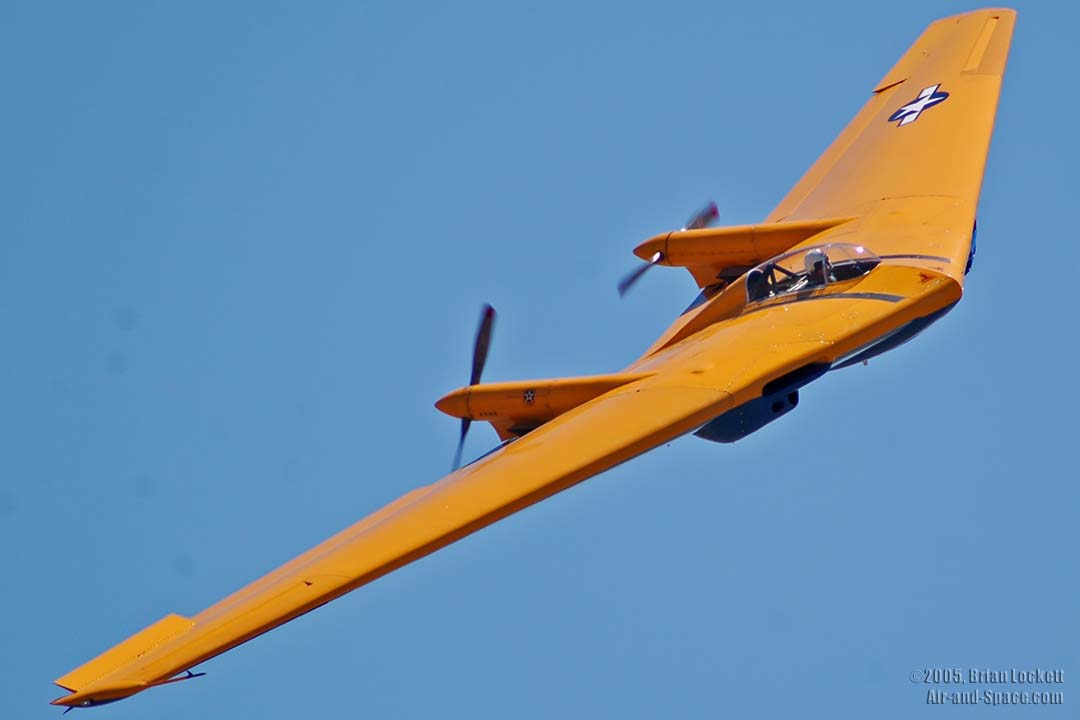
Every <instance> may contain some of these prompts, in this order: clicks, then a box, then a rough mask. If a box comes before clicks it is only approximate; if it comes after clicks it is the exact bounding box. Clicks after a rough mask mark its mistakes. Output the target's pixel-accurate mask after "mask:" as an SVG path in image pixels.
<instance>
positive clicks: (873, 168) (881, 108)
mask: <svg viewBox="0 0 1080 720" xmlns="http://www.w3.org/2000/svg"><path fill="white" fill-rule="evenodd" d="M1015 21H1016V13H1015V12H1014V11H1012V10H1007V9H997V8H995V9H987V10H977V11H975V12H971V13H967V14H964V15H957V16H954V17H949V18H944V19H942V20H938V21H937V22H935V23H933V24H931V25H930V26H929V27H928V28H927V29H926V31H925V32H923V34H922V35H921V36H920V37H919V39H918V40H917V41H916V42H915V44H914V45H912V46H911V48H910V49H909V50H908V51H907V53H905V54H904V56H903V57H902V58H900V60H899V61H898V62H897V63H896V65H895V66H894V67H893V68H892V70H890V71H889V72H888V73H887V74H886V75H885V77H884V78H882V80H881V82H879V83H878V84H877V86H876V87H875V88H874V90H873V95H872V96H871V98H870V100H869V101H868V102H867V103H866V105H865V106H863V108H862V110H860V111H859V113H858V114H857V115H856V116H855V119H854V120H852V121H851V123H850V124H849V125H848V126H847V128H845V129H844V131H843V132H842V133H841V134H840V136H839V137H837V138H836V140H835V141H834V142H833V143H832V145H831V146H829V148H828V150H826V151H825V153H824V154H822V156H821V157H820V158H819V159H818V160H817V162H816V163H814V165H813V166H812V167H811V168H810V169H809V170H808V171H807V172H806V174H805V175H804V176H803V177H802V179H801V180H799V182H798V183H797V184H796V185H795V187H794V188H792V189H791V191H790V192H789V193H788V194H787V197H785V198H784V199H783V200H782V201H781V202H780V204H779V205H777V206H776V208H775V209H774V210H773V211H772V212H771V213H770V214H769V217H768V218H767V222H776V221H788V222H790V221H797V220H802V221H805V220H814V219H821V218H830V217H857V218H859V220H858V222H854V223H848V224H845V225H843V226H841V227H839V228H837V229H836V230H835V231H833V233H832V236H833V237H836V236H842V235H845V234H851V233H857V234H858V235H859V236H861V237H862V238H864V239H865V240H866V241H867V242H872V243H873V248H874V250H875V252H877V253H878V254H879V255H890V254H923V255H934V256H941V257H944V258H947V262H945V263H941V264H938V267H939V268H941V269H942V270H943V271H944V272H946V273H947V274H948V275H950V276H951V277H953V278H955V279H956V280H957V281H958V282H961V283H962V282H963V278H964V270H965V267H966V265H967V262H968V256H969V250H970V241H971V234H972V229H973V226H974V222H975V209H976V205H977V203H978V199H979V188H980V186H981V184H982V177H983V169H984V167H985V165H986V155H987V151H988V149H989V146H990V134H991V132H992V131H993V127H994V115H995V111H996V108H997V102H998V95H999V92H1000V90H1001V79H1002V76H1003V74H1004V72H1005V62H1006V59H1007V57H1008V53H1009V45H1010V43H1011V41H1012V31H1013V25H1014V23H1015ZM818 240H820V238H819V239H818Z"/></svg>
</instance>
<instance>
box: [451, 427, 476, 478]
mask: <svg viewBox="0 0 1080 720" xmlns="http://www.w3.org/2000/svg"><path fill="white" fill-rule="evenodd" d="M469 425H472V420H470V419H469V418H461V437H460V438H458V444H457V452H455V453H454V466H453V467H452V468H451V469H450V471H451V472H453V471H454V470H457V469H458V468H459V467H461V451H462V450H464V449H465V436H466V435H467V434H468V433H469Z"/></svg>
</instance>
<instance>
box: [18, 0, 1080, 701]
mask: <svg viewBox="0 0 1080 720" xmlns="http://www.w3.org/2000/svg"><path fill="white" fill-rule="evenodd" d="M971 7H972V6H971V5H968V4H961V3H954V2H922V1H919V0H915V1H913V2H907V3H888V4H879V3H857V2H851V3H820V4H813V5H808V4H806V3H783V2H776V3H693V2H670V3H660V4H657V3H640V4H638V3H606V4H600V3H597V4H590V5H589V6H588V7H583V6H580V5H578V4H574V3H567V4H550V3H545V4H530V5H523V6H515V7H511V6H509V5H508V4H505V3H496V2H492V3H487V4H480V3H468V4H461V5H458V4H454V5H447V6H437V5H435V4H432V5H423V4H405V3H400V4H399V3H382V4H374V3H319V4H303V5H302V4H287V3H248V4H242V3H235V4H231V5H230V6H229V7H227V8H224V7H222V6H221V4H219V3H184V4H179V3H167V2H146V3H128V4H120V3H111V4H106V3H101V4H96V5H89V4H82V3H67V4H63V3H56V4H47V3H26V2H15V3H8V4H7V5H6V6H5V7H4V9H3V11H2V14H3V17H4V22H3V23H2V28H3V29H2V30H0V39H2V42H0V67H3V68H4V69H3V71H2V72H3V78H4V87H5V89H6V93H5V97H6V100H7V102H5V110H4V113H3V115H2V116H0V130H2V132H0V143H2V153H0V155H2V157H3V158H4V162H3V163H2V170H0V208H2V211H3V213H2V214H3V217H4V224H3V227H4V233H3V242H2V243H0V327H2V328H3V331H4V335H5V337H4V343H3V352H2V353H0V437H2V438H3V446H2V447H3V452H2V453H0V544H2V545H3V547H5V548H6V549H7V550H6V552H5V553H4V556H3V557H4V568H3V569H4V572H3V573H2V574H0V614H2V616H3V617H4V618H5V619H6V622H4V623H3V624H2V625H0V646H2V647H3V648H4V650H5V652H3V653H0V698H2V699H0V711H2V713H0V714H3V715H4V716H5V717H13V718H14V717H18V718H29V717H46V716H49V717H51V716H53V715H55V714H57V713H58V712H59V711H58V710H56V709H53V708H49V707H48V706H47V704H46V703H47V702H48V701H49V700H50V699H51V698H53V697H55V696H56V695H58V694H59V691H58V689H57V688H55V687H53V686H52V685H51V681H52V679H53V678H55V677H58V676H60V675H61V674H63V673H64V672H66V671H68V670H69V669H71V668H72V667H74V666H76V665H78V664H80V663H82V662H84V661H85V660H87V659H89V658H90V657H92V656H93V655H95V654H97V653H98V652H100V651H102V650H104V649H106V648H107V647H109V646H111V645H112V644H114V643H116V642H118V641H119V640H121V639H123V638H125V637H127V636H128V635H129V634H131V633H132V632H135V631H137V630H139V629H141V628H143V627H144V626H146V625H147V624H149V623H151V622H153V621H155V620H157V619H158V618H159V617H161V616H163V615H164V614H166V613H168V612H179V613H181V614H194V613H195V612H197V611H199V610H200V609H202V608H203V607H205V606H207V605H209V604H210V603H212V602H214V601H216V600H217V599H219V598H221V597H222V596H224V595H225V594H227V593H229V592H231V591H232V590H234V589H236V588H237V587H239V586H240V585H242V584H244V583H246V582H248V581H250V580H252V579H254V578H255V577H257V576H259V575H261V574H262V573H264V572H266V571H268V570H270V569H272V568H274V567H275V566H277V565H278V564H280V563H281V562H283V561H285V560H287V559H289V558H291V557H292V556H294V555H295V554H297V553H298V552H300V551H302V550H305V549H307V548H308V547H310V546H311V545H314V544H315V543H317V542H319V541H321V540H322V539H324V538H325V537H327V536H329V535H330V534H332V533H333V532H335V531H337V530H339V529H340V528H342V527H344V526H346V525H348V524H350V523H352V522H354V521H355V520H356V519H359V518H360V517H362V516H363V515H366V514H367V513H369V512H371V511H373V510H375V509H376V508H378V507H379V506H381V505H382V504H384V503H386V502H388V501H390V500H392V499H393V498H395V497H397V496H398V495H401V494H402V493H404V492H406V491H408V490H409V489H411V488H413V487H415V486H418V485H421V484H425V483H428V482H430V481H432V480H434V479H436V478H438V477H440V476H441V475H442V474H444V473H445V471H446V469H447V467H448V465H449V463H450V460H451V457H452V455H453V450H454V443H455V441H456V433H457V426H456V424H455V422H454V421H452V420H451V419H449V418H446V417H443V416H441V415H440V414H439V413H437V412H436V411H435V410H434V409H433V408H432V403H433V402H434V400H435V399H437V398H438V397H440V396H441V395H442V394H443V393H444V392H446V391H447V390H450V389H453V388H455V387H458V386H460V385H461V384H463V383H464V382H465V381H466V379H467V376H468V362H469V352H470V346H471V342H472V333H473V331H474V328H475V323H476V318H477V314H478V312H479V308H480V305H481V303H483V302H485V301H487V302H491V303H492V304H494V305H495V307H496V308H497V309H498V310H499V313H500V317H499V323H498V327H497V328H496V335H495V341H494V345H493V349H492V353H491V357H490V361H489V364H488V369H487V373H486V379H490V380H510V379H517V378H527V377H548V376H558V375H577V374H586V373H595V372H607V371H614V370H617V369H620V368H622V367H624V366H625V365H626V364H627V363H628V362H629V361H631V360H632V359H633V358H634V357H636V356H637V355H638V354H639V353H640V352H641V351H642V350H643V349H644V348H645V347H647V346H648V344H649V343H650V342H651V341H652V339H653V338H655V336H656V335H658V334H659V333H660V332H661V331H662V330H663V329H664V328H665V327H666V326H667V324H668V323H669V322H670V320H671V319H672V317H673V316H674V315H675V314H677V313H678V312H679V311H680V310H681V309H682V308H683V307H684V306H685V304H686V303H687V302H688V301H689V300H690V298H691V297H692V296H693V295H694V287H693V284H692V282H691V280H690V278H689V276H688V275H686V274H685V273H682V272H679V271H674V270H670V271H660V270H657V271H654V272H653V273H651V274H650V275H649V276H648V277H647V279H646V280H644V281H643V282H642V283H641V284H640V286H639V287H638V288H636V290H635V292H634V293H633V294H632V295H631V296H629V297H628V298H627V299H626V300H625V301H622V302H620V301H619V300H618V298H617V295H616V292H615V283H616V281H617V280H618V278H619V277H620V275H621V274H622V273H624V272H625V271H627V270H628V269H630V268H631V267H633V264H634V262H635V260H634V258H633V257H632V255H631V254H630V250H631V249H632V248H633V247H634V245H636V244H637V243H638V242H640V241H641V240H643V239H644V238H646V237H648V236H650V235H652V234H655V233H657V232H661V231H664V230H667V229H671V228H673V227H677V226H678V225H680V224H681V223H682V221H683V220H685V218H686V216H687V215H688V214H689V213H691V212H692V211H693V210H695V209H696V208H697V207H698V206H700V205H701V204H702V203H703V202H704V201H705V200H707V199H709V198H715V199H716V201H717V202H718V203H719V205H720V208H721V211H722V220H723V221H724V222H726V223H730V224H738V223H745V222H754V221H756V220H759V219H761V218H762V217H764V215H765V214H766V213H767V212H768V211H769V209H771V207H772V206H773V205H774V204H775V203H776V202H777V201H779V199H780V198H781V197H782V196H783V194H784V192H786V190H787V189H788V188H789V187H790V186H791V185H792V184H793V183H794V182H795V180H796V179H797V178H798V177H799V176H800V174H801V173H802V172H803V171H804V170H805V169H806V168H807V167H808V166H809V165H810V163H811V162H812V161H813V160H814V158H816V156H817V155H818V154H819V153H820V152H821V151H822V150H823V149H824V148H825V146H826V145H827V144H828V142H829V141H830V140H831V139H832V138H833V137H834V136H835V135H836V134H837V133H838V132H839V131H840V129H841V128H842V127H843V125H844V124H845V123H846V122H847V120H848V119H849V118H850V117H851V116H852V115H853V114H854V113H855V111H856V110H857V109H858V108H859V107H860V106H861V104H862V103H863V101H864V100H865V98H866V97H867V95H868V93H869V90H870V89H871V88H872V87H873V84H874V83H875V82H876V81H877V80H878V79H879V78H880V77H881V76H882V75H883V74H884V73H885V71H886V70H887V69H888V68H889V67H890V66H891V64H892V63H893V62H894V61H895V60H896V58H898V57H899V56H900V54H901V53H902V52H903V51H904V50H905V49H906V48H907V47H908V46H909V45H910V43H911V42H912V41H914V39H915V38H916V37H917V35H918V34H919V32H921V30H922V29H923V27H924V26H925V25H927V24H928V23H929V22H931V21H932V20H933V19H935V18H937V17H940V16H943V15H948V14H952V13H955V12H959V11H962V10H966V9H970V8H971ZM1019 10H1020V17H1019V21H1018V25H1017V32H1016V35H1015V38H1014V43H1013V50H1012V55H1011V59H1010V63H1009V70H1008V74H1007V77H1006V81H1005V87H1004V90H1003V94H1002V102H1001V107H1000V111H999V114H998V122H997V128H996V132H995V137H994V143H993V147H992V149H991V154H990V162H989V166H988V169H987V174H986V180H985V183H984V186H983V194H982V200H981V205H980V215H979V230H980V233H979V254H978V258H977V260H976V265H975V270H974V272H973V274H972V275H971V276H970V279H969V282H968V286H967V294H966V296H965V299H964V302H962V303H961V304H960V305H959V306H958V307H957V308H956V309H955V310H954V311H953V312H952V313H951V314H950V315H949V316H948V317H947V318H945V319H944V320H943V321H942V322H940V323H939V324H938V325H936V326H935V327H933V328H932V329H931V330H929V331H928V332H926V333H925V334H924V335H923V336H921V337H920V338H919V339H918V341H917V342H915V343H912V344H910V345H908V346H905V347H903V348H902V349H900V350H898V351H897V352H895V353H893V354H891V355H889V356H886V357H884V358H881V359H878V360H874V361H872V362H871V363H870V365H869V367H865V368H864V367H862V366H858V367H855V368H852V369H849V370H846V371H843V372H839V373H834V374H831V375H829V376H826V377H825V378H824V379H822V380H821V381H819V382H818V383H816V384H814V385H813V386H811V387H809V388H807V389H806V390H805V391H804V392H803V398H802V403H801V404H800V406H799V408H798V410H797V411H795V412H793V413H792V414H790V415H789V416H787V417H785V418H784V419H783V420H782V421H780V422H778V423H776V424H774V425H771V426H769V427H768V428H766V429H765V430H763V431H762V432H760V433H758V434H756V435H754V436H752V437H750V438H748V439H746V440H745V441H743V442H741V443H739V444H737V445H733V446H720V445H715V444H712V443H707V442H703V441H701V440H697V439H694V438H685V439H682V440H679V441H677V442H675V443H672V444H671V445H669V446H666V447H663V448H660V449H658V450H657V451H655V452H653V453H651V454H649V455H647V456H645V457H643V458H640V459H638V460H636V461H634V462H632V463H629V464H626V465H624V466H622V467H620V468H617V469H616V470H614V471H612V472H609V473H606V474H605V475H603V476H601V477H599V478H596V479H594V480H591V481H589V482H587V483H585V484H583V485H580V486H578V487H576V488H574V489H572V490H570V491H568V492H566V493H563V494H562V495H560V496H557V497H555V498H553V499H551V500H549V501H547V502H545V503H542V504H540V505H538V506H536V507H534V508H531V509H529V510H527V511H525V512H523V513H520V514H519V515H516V516H514V517H513V518H511V519H509V520H507V521H505V522H503V523H500V524H498V525H496V526H494V527H492V528H489V529H487V530H484V531H482V532H480V533H478V534H477V535H474V536H472V537H470V538H468V539H466V540H465V541H462V542H460V543H458V544H456V545H454V546H452V547H450V548H448V549H446V550H444V551H442V552H440V553H438V554H436V555H434V556H431V557H429V558H427V559H425V560H423V561H421V562H418V563H416V564H415V565H413V566H410V567H408V568H405V569H403V570H401V571H399V572H397V573H394V574H392V575H390V576H388V577H386V578H384V579H382V580H379V581H378V582H376V583H374V584H373V585H370V586H368V587H366V588H363V589H361V590H360V591H358V592H356V593H353V594H351V595H349V596H347V597H345V598H343V599H341V600H339V601H337V602H335V603H332V604H331V605H329V606H326V607H324V608H322V609H320V610H319V611H317V612H315V613H313V614H311V615H308V616H306V617H305V618H302V619H300V620H298V621H296V622H294V623H291V624H290V625H287V626H285V627H283V628H280V629H278V630H276V631H274V632H272V633H270V634H268V635H266V636H263V637H262V638H259V639H257V640H255V641H253V642H251V643H249V644H247V645H245V646H243V647H242V648H240V649H238V650H235V651H233V652H230V653H228V654H226V655H224V656H222V657H220V658H218V659H216V660H214V661H212V662H209V663H207V664H206V665H205V666H204V667H203V668H202V669H204V670H206V671H208V673H209V675H208V677H206V678H203V679H200V680H197V681H194V682H191V683H184V684H181V685H177V686H172V687H169V688H164V689H160V690H156V691H153V692H148V693H144V694H143V695H140V696H138V697H136V698H133V699H131V700H128V701H125V702H123V703H119V704H117V705H113V706H110V707H109V708H107V709H101V710H97V711H95V713H96V714H95V717H98V716H100V717H106V716H108V717H110V718H136V717H139V718H145V717H155V718H158V719H160V720H165V719H167V718H183V717H190V713H191V711H192V709H193V708H204V709H207V708H209V709H211V710H212V712H213V714H214V715H215V716H221V717H237V716H239V717H261V718H292V717H297V716H301V717H327V716H333V717H353V716H356V717H401V718H414V717H415V718H420V717H424V718H426V717H432V716H450V717H462V716H469V717H491V718H503V717H535V718H547V717H552V716H556V715H559V716H571V717H579V716H581V717H584V716H602V717H620V718H638V717H640V718H653V717H661V716H663V717H702V718H715V717H722V716H732V717H741V716H746V715H748V714H749V715H754V716H791V715H794V714H798V715H802V714H806V713H808V712H809V713H810V714H825V713H827V714H829V715H830V716H842V717H865V716H866V715H867V714H873V715H874V716H878V717H884V718H894V717H895V718H911V717H922V716H924V715H925V716H927V717H938V716H943V715H944V714H949V713H955V712H957V711H956V710H952V709H942V708H934V707H928V706H927V705H926V704H925V697H926V686H923V685H917V684H913V683H912V682H911V681H910V680H909V676H910V673H911V671H912V670H916V669H920V668H927V667H961V668H969V667H976V668H982V667H989V668H1001V667H1033V666H1038V667H1044V668H1060V669H1064V671H1065V673H1066V677H1067V681H1066V683H1065V685H1064V687H1063V690H1064V692H1065V696H1066V703H1067V705H1066V707H1064V708H1005V709H1001V710H999V711H1000V712H1001V713H1002V716H1003V717H1004V716H1008V717H1010V718H1017V717H1026V716H1029V715H1030V716H1032V717H1039V718H1046V717H1064V716H1065V713H1067V712H1069V710H1068V707H1069V706H1072V707H1075V704H1076V702H1078V701H1080V697H1076V694H1077V693H1078V692H1080V689H1078V687H1077V683H1080V662H1078V657H1077V647H1078V643H1077V641H1078V639H1080V633H1078V629H1080V626H1078V620H1077V617H1078V616H1077V613H1076V602H1075V599H1076V596H1077V592H1078V588H1080V573H1078V570H1077V565H1076V562H1075V553H1076V550H1077V548H1078V532H1080V531H1078V529H1077V528H1078V523H1077V522H1076V511H1077V507H1078V501H1080V489H1078V484H1077V473H1076V469H1075V459H1074V456H1075V453H1074V452H1073V450H1074V447H1075V437H1074V436H1075V428H1076V425H1075V419H1074V418H1075V406H1076V403H1077V400H1078V393H1077V390H1076V388H1075V377H1076V373H1075V368H1076V358H1077V341H1076V338H1075V333H1076V327H1077V324H1076V319H1075V316H1074V308H1075V307H1076V300H1075V297H1074V293H1073V291H1072V287H1073V284H1074V283H1072V282H1071V281H1070V280H1069V279H1068V278H1069V274H1070V272H1071V270H1072V269H1073V268H1075V267H1077V266H1078V265H1080V252H1078V251H1077V246H1076V244H1075V242H1073V240H1072V237H1071V236H1072V234H1073V233H1072V231H1071V230H1070V218H1071V217H1072V214H1073V212H1072V211H1073V206H1074V204H1075V195H1076V182H1075V177H1074V175H1075V173H1074V168H1075V166H1076V161H1077V159H1078V158H1077V148H1078V145H1077V140H1076V134H1075V130H1074V125H1075V118H1076V115H1077V112H1078V109H1077V105H1076V99H1075V97H1074V95H1075V93H1073V92H1072V91H1071V90H1070V88H1071V86H1072V82H1071V78H1070V77H1069V71H1070V70H1071V69H1072V68H1074V67H1075V64H1076V63H1075V50H1074V45H1075V27H1076V26H1077V20H1078V19H1080V18H1078V15H1080V11H1078V10H1077V9H1076V5H1075V4H1071V3H1064V2H1061V3H1054V2H1040V3H1027V4H1019ZM494 440H495V438H494V434H493V433H491V431H490V429H488V428H487V427H485V426H480V427H476V428H475V429H474V432H473V433H472V436H471V438H470V441H469V446H468V451H467V454H471V455H476V454H479V453H480V452H482V451H484V450H486V449H487V448H488V447H490V446H491V445H492V444H493V443H494ZM821 458H827V459H828V460H827V464H828V465H829V466H830V471H829V472H828V473H821V472H817V471H812V470H810V469H809V468H812V467H820V464H821V463H820V460H821ZM763 469H764V470H765V471H763ZM976 712H978V711H976Z"/></svg>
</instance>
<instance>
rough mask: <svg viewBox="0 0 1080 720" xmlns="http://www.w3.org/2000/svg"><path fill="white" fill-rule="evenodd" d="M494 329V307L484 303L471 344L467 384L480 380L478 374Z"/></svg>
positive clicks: (485, 357)
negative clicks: (470, 371)
mask: <svg viewBox="0 0 1080 720" xmlns="http://www.w3.org/2000/svg"><path fill="white" fill-rule="evenodd" d="M494 329H495V308H493V307H491V306H490V305H487V304H485V305H484V309H483V311H482V312H481V313H480V326H479V327H478V328H476V343H475V344H474V345H473V357H472V374H470V375H469V384H470V385H475V384H476V383H478V382H480V375H481V373H483V372H484V364H485V363H487V355H488V346H489V345H490V344H491V331H492V330H494Z"/></svg>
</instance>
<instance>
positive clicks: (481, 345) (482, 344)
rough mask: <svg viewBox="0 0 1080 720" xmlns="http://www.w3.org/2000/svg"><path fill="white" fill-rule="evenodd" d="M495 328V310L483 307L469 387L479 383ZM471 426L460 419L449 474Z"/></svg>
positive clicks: (459, 462) (467, 420) (470, 422)
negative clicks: (456, 442) (456, 443)
mask: <svg viewBox="0 0 1080 720" xmlns="http://www.w3.org/2000/svg"><path fill="white" fill-rule="evenodd" d="M494 328H495V308H493V307H491V306H490V305H488V304H485V305H484V308H483V310H482V311H481V312H480V325H479V327H477V328H476V342H475V344H474V345H473V356H472V372H471V373H470V374H469V386H470V387H471V386H473V385H476V384H477V383H479V382H480V375H481V374H483V372H484V364H485V363H486V362H487V355H488V347H489V346H490V345H491V331H492V330H493V329H494ZM470 425H472V418H461V437H460V438H458V446H457V452H455V453H454V466H453V468H451V472H452V471H454V470H457V469H458V468H459V467H461V451H462V450H463V449H464V448H465V436H466V435H467V434H468V432H469V426H470Z"/></svg>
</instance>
